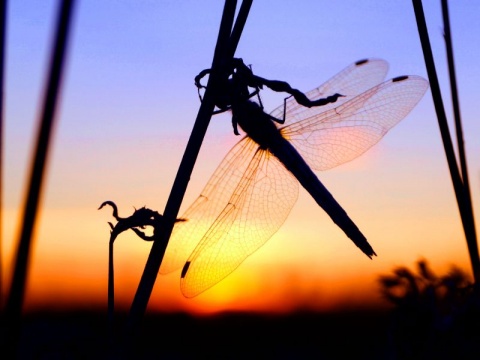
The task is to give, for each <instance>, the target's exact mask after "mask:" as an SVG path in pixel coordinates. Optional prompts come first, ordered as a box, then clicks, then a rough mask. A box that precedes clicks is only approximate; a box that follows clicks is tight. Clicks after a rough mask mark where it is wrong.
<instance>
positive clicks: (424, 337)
mask: <svg viewBox="0 0 480 360" xmlns="http://www.w3.org/2000/svg"><path fill="white" fill-rule="evenodd" d="M379 282H380V285H381V291H382V294H383V296H384V297H385V298H386V299H387V300H388V301H389V302H390V303H392V304H393V305H394V310H393V314H392V322H391V325H390V330H389V343H390V351H391V356H392V357H393V358H398V359H417V358H418V359H419V358H422V359H478V358H480V349H479V347H478V344H479V340H480V329H479V328H478V321H479V320H480V316H479V315H480V301H479V296H478V291H477V289H476V287H475V286H474V285H473V282H472V281H471V280H470V278H469V277H468V276H467V275H466V274H465V273H464V272H463V271H462V270H461V269H459V268H458V267H455V266H452V267H451V268H450V270H449V271H448V272H447V273H446V274H444V275H437V274H435V273H434V272H433V271H432V269H431V268H430V267H429V265H428V262H427V261H426V260H423V259H422V260H419V261H418V262H417V264H416V271H412V270H410V269H408V268H407V267H403V266H402V267H397V268H396V269H394V270H393V272H392V274H390V275H383V276H381V277H380V278H379Z"/></svg>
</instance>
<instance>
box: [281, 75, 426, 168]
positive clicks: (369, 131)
mask: <svg viewBox="0 0 480 360" xmlns="http://www.w3.org/2000/svg"><path fill="white" fill-rule="evenodd" d="M427 89H428V82H427V81H426V80H425V79H423V78H422V77H420V76H401V77H397V78H394V79H391V80H388V81H385V82H384V83H382V84H380V85H377V86H375V87H373V88H371V89H370V90H367V91H365V92H364V93H362V94H360V95H358V96H356V97H355V98H353V99H352V100H350V101H347V102H345V103H343V104H342V105H340V106H338V107H336V108H334V109H330V110H328V111H325V112H321V113H318V114H316V115H313V116H312V117H310V118H307V119H305V120H302V121H299V122H297V123H294V124H291V125H287V126H285V127H284V128H282V129H281V133H282V135H283V136H284V137H285V138H286V139H288V140H290V141H291V143H292V144H293V146H294V147H295V148H296V149H297V150H298V151H299V152H300V153H301V154H302V156H303V157H304V159H305V160H306V161H307V163H308V164H309V166H310V167H312V168H313V169H315V170H327V169H330V168H333V167H335V166H338V165H340V164H343V163H346V162H348V161H350V160H353V159H355V158H356V157H358V156H360V155H361V154H363V153H364V152H365V151H367V150H368V149H369V148H371V147H372V146H373V145H375V144H376V143H377V142H378V141H380V139H381V138H382V137H383V136H384V135H385V134H386V133H387V132H388V131H389V130H390V129H391V128H392V127H393V126H395V125H396V124H397V123H398V122H399V121H400V120H402V119H403V118H404V117H405V116H407V115H408V113H409V112H410V111H411V110H412V109H413V108H414V107H415V105H416V104H417V103H418V102H419V101H420V99H421V98H422V97H423V95H424V94H425V92H426V90H427Z"/></svg>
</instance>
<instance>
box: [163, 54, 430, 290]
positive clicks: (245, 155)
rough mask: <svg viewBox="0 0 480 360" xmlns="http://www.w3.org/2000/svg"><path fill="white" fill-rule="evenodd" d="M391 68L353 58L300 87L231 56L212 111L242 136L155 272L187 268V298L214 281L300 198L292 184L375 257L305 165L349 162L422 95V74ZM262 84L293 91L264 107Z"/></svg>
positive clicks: (190, 210)
mask: <svg viewBox="0 0 480 360" xmlns="http://www.w3.org/2000/svg"><path fill="white" fill-rule="evenodd" d="M387 70H388V64H387V63H386V62H385V61H383V60H379V59H369V60H362V61H357V62H356V63H354V64H352V65H350V66H349V67H347V68H346V69H344V70H343V71H341V72H340V73H339V74H337V75H336V76H334V77H333V78H331V79H330V80H329V81H327V82H326V83H325V84H323V85H321V86H320V87H318V88H316V89H314V90H312V91H310V92H308V93H306V94H304V93H302V92H300V91H299V90H296V89H293V88H292V87H291V86H290V85H289V84H288V83H286V82H283V81H276V80H268V79H264V78H261V77H259V76H256V75H254V74H253V73H252V71H251V69H250V68H249V67H248V66H246V65H245V64H244V63H243V61H242V60H241V59H233V62H232V64H231V67H230V69H229V76H228V78H226V79H225V80H224V82H223V83H222V84H221V86H219V87H218V88H217V89H216V92H215V97H214V98H215V105H216V106H217V108H218V110H217V111H215V113H219V112H223V111H227V110H231V112H232V124H233V128H234V132H235V134H239V133H238V125H240V127H241V129H242V130H243V131H244V132H245V133H246V136H244V137H243V138H242V139H241V140H240V141H239V142H238V143H237V144H236V145H235V146H234V147H233V148H232V149H231V150H230V152H229V153H228V154H227V155H226V157H225V158H224V159H223V161H222V162H221V164H220V165H219V167H218V168H217V170H216V171H215V172H214V174H213V175H212V177H211V178H210V180H209V181H208V183H207V185H206V186H205V188H204V189H203V191H202V193H201V194H200V196H199V197H198V198H197V199H196V201H195V202H194V203H193V204H192V205H191V206H190V207H189V208H188V209H187V210H186V212H185V213H184V214H183V215H182V218H186V219H188V222H185V223H181V224H178V225H175V228H174V230H173V233H172V236H171V238H170V242H169V244H168V247H167V252H166V256H165V258H164V260H163V262H162V266H161V268H160V273H163V274H165V273H169V272H171V271H174V270H176V269H178V268H180V267H182V266H183V270H182V273H181V290H182V293H183V294H184V295H185V296H186V297H194V296H196V295H198V294H200V293H201V292H203V291H205V290H206V289H208V288H210V287H212V286H213V285H215V284H216V283H218V282H219V281H221V280H222V279H224V278H225V277H226V276H228V275H229V274H230V273H231V272H232V271H234V270H235V269H236V268H237V267H238V266H239V265H240V264H241V263H242V262H243V261H244V260H245V259H246V258H247V257H248V256H249V255H251V254H253V253H254V252H255V251H256V250H257V249H258V248H260V247H261V246H262V245H263V244H265V243H266V242H267V241H268V240H269V239H270V238H271V237H272V236H273V234H274V233H275V232H276V231H277V230H278V229H279V228H280V226H281V225H282V224H283V222H284V221H285V220H286V218H287V216H288V214H289V213H290V211H291V209H292V207H293V205H294V204H295V202H296V200H297V197H298V183H300V184H301V185H302V186H303V187H304V188H305V189H306V190H307V191H308V192H309V193H310V195H311V196H312V197H313V198H314V199H315V201H316V202H317V203H318V204H319V205H320V206H321V207H322V208H323V209H324V210H325V211H326V212H327V214H328V215H329V216H330V217H331V218H332V220H333V221H334V222H335V223H336V224H337V225H338V226H339V227H340V228H341V229H342V230H343V231H344V232H345V234H346V235H347V236H348V237H349V238H350V239H351V240H352V241H353V242H354V243H355V245H356V246H357V247H359V248H360V249H361V251H363V252H364V253H365V254H366V255H367V256H368V257H369V258H371V257H372V256H373V255H376V254H375V252H374V250H373V249H372V247H371V246H370V244H369V243H368V241H367V239H366V238H365V236H364V235H363V234H362V233H361V232H360V230H359V229H358V227H357V226H356V225H355V224H354V222H353V221H352V220H351V219H350V217H349V216H348V215H347V213H346V212H345V211H344V210H343V208H342V207H341V206H340V205H339V204H338V203H337V201H336V200H335V199H334V198H333V196H332V195H331V194H330V193H329V191H328V190H327V189H326V188H325V187H324V186H323V184H322V183H321V182H320V180H319V179H318V178H317V176H316V175H315V173H314V172H313V171H312V170H311V169H315V170H327V169H330V168H333V167H335V166H338V165H340V164H343V163H346V162H348V161H350V160H352V159H355V158H356V157H358V156H359V155H361V154H362V153H364V152H365V151H366V150H368V149H369V148H370V147H372V146H373V145H374V144H376V143H377V142H378V141H379V140H380V139H381V138H382V137H383V136H384V135H385V134H386V133H387V131H388V130H389V129H391V128H392V127H393V126H394V125H395V124H397V123H398V122H399V121H400V120H402V119H403V118H404V117H405V116H406V115H407V114H408V113H409V112H410V111H411V110H412V109H413V107H414V106H415V105H416V104H417V103H418V101H419V100H420V99H421V98H422V96H423V94H424V93H425V91H426V90H427V88H428V82H427V81H426V80H425V79H423V78H421V77H419V76H400V77H396V78H393V79H391V80H388V81H385V82H382V81H383V80H384V78H385V75H386V73H387ZM209 73H210V69H206V70H203V71H202V72H200V74H198V76H197V77H196V78H195V83H196V85H197V87H198V88H199V89H200V88H201V87H203V85H202V84H201V83H200V80H201V79H202V78H203V77H204V76H206V75H207V74H209ZM264 86H266V87H268V88H270V89H272V90H274V91H278V92H286V93H288V94H290V95H291V96H290V97H289V98H287V99H285V101H284V104H283V106H279V107H278V108H277V109H275V110H274V111H273V112H272V113H270V114H267V113H265V112H264V111H263V106H262V105H261V100H260V97H258V99H259V102H258V103H257V102H254V101H252V98H253V97H254V96H255V95H257V94H258V92H259V91H260V89H262V88H263V87H264ZM199 91H200V90H199ZM310 99H317V100H310ZM284 123H285V124H284ZM282 124H283V125H282ZM297 150H298V151H297ZM300 153H301V154H302V155H300Z"/></svg>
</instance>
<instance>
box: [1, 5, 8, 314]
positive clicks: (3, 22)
mask: <svg viewBox="0 0 480 360" xmlns="http://www.w3.org/2000/svg"><path fill="white" fill-rule="evenodd" d="M6 29H7V0H0V314H1V313H2V312H3V303H4V300H3V297H4V294H3V290H4V287H3V261H2V258H3V235H2V234H3V214H4V212H3V175H4V174H3V150H4V149H3V144H4V141H3V140H4V139H3V138H4V134H3V132H4V126H5V125H4V120H3V101H4V99H5V94H4V85H5V84H4V74H5V37H6Z"/></svg>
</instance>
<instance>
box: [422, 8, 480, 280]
mask: <svg viewBox="0 0 480 360" xmlns="http://www.w3.org/2000/svg"><path fill="white" fill-rule="evenodd" d="M412 2H413V8H414V12H415V18H416V20H417V27H418V33H419V36H420V41H421V44H422V49H423V56H424V59H425V65H426V68H427V73H428V78H429V81H430V89H431V92H432V98H433V103H434V105H435V111H436V113H437V120H438V126H439V128H440V133H441V136H442V141H443V147H444V150H445V155H446V157H447V163H448V168H449V170H450V176H451V179H452V183H453V188H454V191H455V197H456V199H457V204H458V208H459V211H460V217H461V220H462V225H463V230H464V233H465V238H466V241H467V246H468V251H469V255H470V262H471V266H472V271H473V277H474V280H475V282H476V283H478V282H479V280H480V259H479V256H478V246H477V242H476V238H475V231H474V226H473V217H472V216H471V213H470V212H469V209H468V203H467V200H466V195H465V190H464V186H463V182H462V179H461V177H460V173H459V170H458V164H457V160H456V157H455V152H454V149H453V144H452V139H451V138H450V131H449V128H448V123H447V117H446V115H445V109H444V107H443V101H442V95H441V92H440V85H439V82H438V78H437V73H436V70H435V63H434V61H433V54H432V49H431V46H430V40H429V37H428V31H427V25H426V22H425V15H424V13H423V6H422V2H421V0H412Z"/></svg>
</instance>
